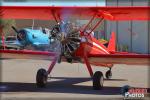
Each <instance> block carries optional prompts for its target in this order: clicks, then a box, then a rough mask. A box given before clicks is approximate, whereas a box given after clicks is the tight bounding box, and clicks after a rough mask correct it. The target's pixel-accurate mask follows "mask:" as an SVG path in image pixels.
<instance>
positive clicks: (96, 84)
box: [93, 71, 104, 90]
mask: <svg viewBox="0 0 150 100" xmlns="http://www.w3.org/2000/svg"><path fill="white" fill-rule="evenodd" d="M103 83H104V77H103V73H102V72H100V71H97V72H95V74H94V75H93V89H94V90H100V89H102V87H103Z"/></svg>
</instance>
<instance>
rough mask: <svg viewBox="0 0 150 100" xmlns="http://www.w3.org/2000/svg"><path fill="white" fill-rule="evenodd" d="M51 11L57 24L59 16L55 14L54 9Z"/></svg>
mask: <svg viewBox="0 0 150 100" xmlns="http://www.w3.org/2000/svg"><path fill="white" fill-rule="evenodd" d="M51 12H52V16H53V18H54V19H55V21H56V22H57V24H58V23H59V21H61V20H60V17H58V16H56V12H55V11H54V10H52V11H51Z"/></svg>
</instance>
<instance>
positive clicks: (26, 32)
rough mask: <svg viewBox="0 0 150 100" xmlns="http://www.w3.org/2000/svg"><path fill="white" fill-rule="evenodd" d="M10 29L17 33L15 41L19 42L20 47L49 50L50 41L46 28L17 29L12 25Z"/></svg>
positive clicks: (48, 31)
mask: <svg viewBox="0 0 150 100" xmlns="http://www.w3.org/2000/svg"><path fill="white" fill-rule="evenodd" d="M12 29H13V30H14V31H15V32H16V34H17V41H18V42H19V43H20V44H21V48H22V49H32V50H42V51H47V50H49V47H50V43H51V42H52V40H51V39H49V38H50V30H49V29H47V28H43V29H42V28H39V29H35V28H34V29H32V28H23V29H20V30H17V29H16V28H15V27H14V26H12Z"/></svg>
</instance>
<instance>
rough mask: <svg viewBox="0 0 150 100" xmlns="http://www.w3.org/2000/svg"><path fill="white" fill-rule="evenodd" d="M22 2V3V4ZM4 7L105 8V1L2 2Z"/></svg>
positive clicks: (13, 0)
mask: <svg viewBox="0 0 150 100" xmlns="http://www.w3.org/2000/svg"><path fill="white" fill-rule="evenodd" d="M20 1H22V2H20ZM1 5H3V6H6V5H7V6H105V0H2V2H1Z"/></svg>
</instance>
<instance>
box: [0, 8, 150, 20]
mask: <svg viewBox="0 0 150 100" xmlns="http://www.w3.org/2000/svg"><path fill="white" fill-rule="evenodd" d="M0 13H1V14H0V15H1V18H4V19H39V20H53V19H54V18H53V14H54V13H55V15H57V16H59V17H60V18H62V15H63V17H64V14H65V16H70V17H77V18H79V19H80V18H81V19H86V18H88V17H89V16H94V15H95V14H97V17H99V16H102V17H104V19H107V20H150V17H149V14H150V7H55V6H40V7H39V6H0Z"/></svg>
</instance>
